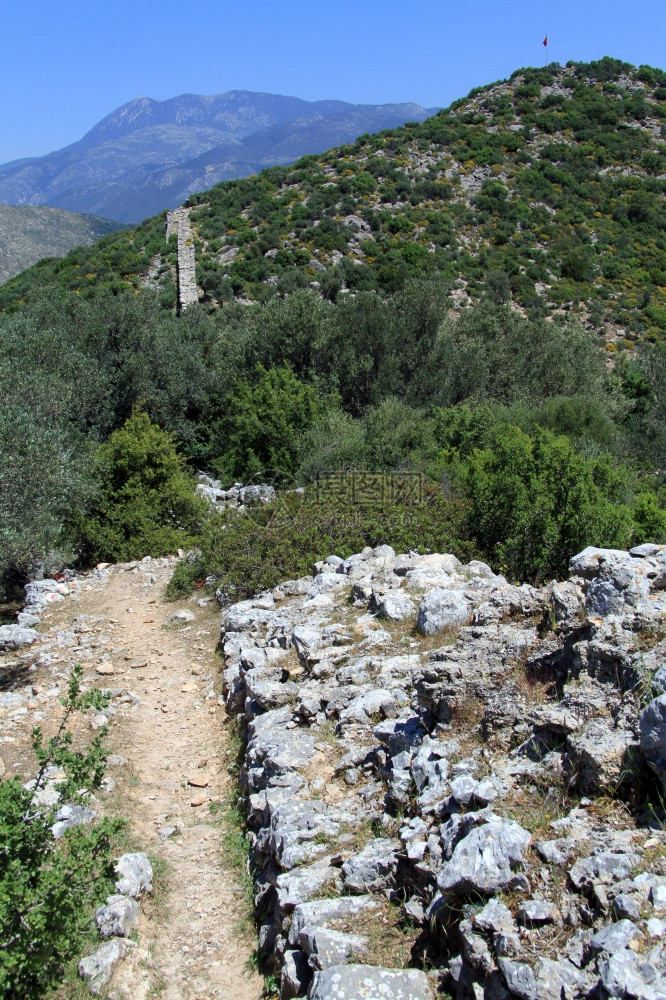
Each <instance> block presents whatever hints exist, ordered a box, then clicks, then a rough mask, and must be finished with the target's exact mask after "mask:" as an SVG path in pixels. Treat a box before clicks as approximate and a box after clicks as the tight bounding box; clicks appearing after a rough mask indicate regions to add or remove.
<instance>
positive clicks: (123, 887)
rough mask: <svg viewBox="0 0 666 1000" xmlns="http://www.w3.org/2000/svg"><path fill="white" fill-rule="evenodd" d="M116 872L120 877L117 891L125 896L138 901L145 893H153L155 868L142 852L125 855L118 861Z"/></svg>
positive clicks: (117, 882) (117, 881) (115, 867)
mask: <svg viewBox="0 0 666 1000" xmlns="http://www.w3.org/2000/svg"><path fill="white" fill-rule="evenodd" d="M114 870H115V873H116V875H118V876H119V878H118V879H117V880H116V890H117V891H118V892H119V893H121V894H122V895H123V896H133V897H134V898H135V899H137V898H138V897H139V896H141V895H143V893H148V892H152V889H153V885H152V879H153V868H152V865H151V863H150V859H149V858H148V855H147V854H144V853H143V852H141V851H137V852H135V853H132V854H123V855H122V857H120V858H118V860H117V861H116V863H115V866H114Z"/></svg>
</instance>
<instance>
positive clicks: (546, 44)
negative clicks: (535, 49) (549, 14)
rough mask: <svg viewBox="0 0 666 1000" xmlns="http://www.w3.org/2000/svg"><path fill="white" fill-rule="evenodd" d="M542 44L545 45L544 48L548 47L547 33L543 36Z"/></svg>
mask: <svg viewBox="0 0 666 1000" xmlns="http://www.w3.org/2000/svg"><path fill="white" fill-rule="evenodd" d="M543 44H544V45H545V46H546V48H548V35H546V37H545V38H544V40H543Z"/></svg>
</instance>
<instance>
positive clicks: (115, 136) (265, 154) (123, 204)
mask: <svg viewBox="0 0 666 1000" xmlns="http://www.w3.org/2000/svg"><path fill="white" fill-rule="evenodd" d="M437 110H438V109H437V108H422V107H421V106H420V105H419V104H410V103H406V104H380V105H369V104H347V103H346V102H344V101H303V100H300V99H299V98H296V97H281V96H280V95H278V94H256V93H252V92H251V91H246V90H230V91H227V92H226V93H223V94H216V95H213V96H211V97H202V96H199V95H197V94H183V95H182V96H180V97H174V98H172V99H170V100H167V101H154V100H151V99H150V98H148V97H137V98H136V99H135V100H133V101H130V102H129V104H125V105H123V106H122V107H121V108H118V110H117V111H114V112H112V113H111V114H110V115H107V117H106V118H104V119H102V121H101V122H99V123H98V124H97V125H95V126H94V128H92V129H91V130H90V131H89V132H88V133H87V134H86V135H85V136H84V137H83V138H82V139H80V140H79V141H78V142H75V143H72V144H71V145H70V146H66V147H65V148H64V149H60V150H57V151H56V152H54V153H48V154H47V155H46V156H40V157H32V158H29V159H22V160H13V161H12V162H10V163H5V164H3V165H0V202H5V203H7V204H9V205H49V206H54V207H57V208H63V209H68V210H70V211H73V212H83V213H87V214H92V215H96V216H103V217H104V218H105V219H117V220H118V221H120V222H138V221H139V220H141V219H144V218H146V217H147V216H150V215H154V214H156V213H157V212H160V211H162V209H164V208H174V207H175V206H176V205H179V204H181V203H182V202H183V201H184V200H185V199H186V198H187V197H188V195H190V194H191V193H192V192H194V191H200V190H203V189H206V188H209V187H211V186H212V185H213V184H216V183H218V182H219V181H223V180H230V179H232V178H235V177H247V176H248V175H250V174H253V173H256V172H258V171H259V170H261V169H263V168H264V167H267V166H272V165H274V164H287V163H292V162H294V161H295V160H297V159H298V158H299V157H301V156H303V155H304V154H307V153H322V152H324V151H325V150H326V149H329V148H330V147H331V146H336V145H340V144H342V143H345V142H350V141H353V140H354V139H356V138H357V136H359V135H362V134H364V133H367V132H377V131H379V130H380V129H386V128H394V127H395V126H398V125H402V124H404V122H406V121H418V122H422V121H424V119H426V118H428V117H429V116H430V115H432V114H434V113H435V112H436V111H437Z"/></svg>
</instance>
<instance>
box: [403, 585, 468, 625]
mask: <svg viewBox="0 0 666 1000" xmlns="http://www.w3.org/2000/svg"><path fill="white" fill-rule="evenodd" d="M470 614H471V606H470V604H469V602H468V601H467V600H466V598H465V597H464V596H463V594H462V593H461V592H460V591H459V590H443V589H442V588H441V587H436V588H435V589H434V590H431V591H430V593H428V594H427V595H426V597H424V599H423V600H422V601H421V604H420V605H419V616H418V619H417V622H416V624H417V628H418V630H419V632H420V633H421V635H436V634H437V632H441V631H442V630H443V629H445V628H447V627H455V626H458V625H464V624H465V622H466V621H468V620H469V618H470Z"/></svg>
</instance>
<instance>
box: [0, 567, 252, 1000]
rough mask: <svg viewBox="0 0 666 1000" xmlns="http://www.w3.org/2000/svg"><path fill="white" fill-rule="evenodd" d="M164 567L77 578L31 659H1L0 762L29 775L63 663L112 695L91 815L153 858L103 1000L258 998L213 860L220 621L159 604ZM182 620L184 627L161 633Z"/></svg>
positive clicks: (233, 895)
mask: <svg viewBox="0 0 666 1000" xmlns="http://www.w3.org/2000/svg"><path fill="white" fill-rule="evenodd" d="M173 565H174V564H173V562H170V561H169V560H157V559H153V560H143V561H142V562H140V563H137V564H126V565H125V566H124V567H122V566H120V567H110V568H109V569H107V570H104V571H102V572H101V573H95V574H92V575H91V576H89V577H81V578H79V579H78V580H77V581H74V582H72V583H71V584H69V585H68V587H69V589H70V591H71V593H70V594H69V595H66V596H65V597H64V600H63V601H60V602H58V603H54V604H52V605H50V606H49V607H48V609H47V610H46V611H45V612H44V613H43V615H42V624H41V626H40V627H39V629H38V631H39V640H38V641H37V642H36V643H35V644H34V645H33V646H32V647H29V651H28V650H24V651H22V653H23V655H21V656H20V657H17V656H16V655H14V656H13V658H12V657H10V656H7V657H4V658H2V659H0V677H2V678H4V688H3V689H4V690H5V691H7V690H12V691H14V692H16V693H17V694H20V695H21V696H22V701H21V702H20V703H17V702H16V699H15V698H14V699H13V701H14V704H13V705H11V706H8V707H5V708H4V709H0V714H2V715H3V716H4V718H2V719H0V727H1V731H2V738H1V741H0V755H1V756H2V759H3V760H4V763H5V766H6V773H7V777H9V776H10V775H11V774H16V773H19V774H22V775H24V780H25V779H27V778H29V777H31V773H30V770H31V768H30V760H29V754H28V751H27V748H28V740H29V733H30V730H31V729H32V727H33V726H34V725H35V724H40V725H42V726H43V728H44V730H45V731H46V733H47V734H48V732H49V731H50V730H51V729H52V728H53V727H54V726H55V723H56V720H57V719H58V718H59V716H60V712H61V708H60V704H59V702H58V697H57V695H58V693H59V692H60V691H64V689H65V687H66V677H67V673H68V668H69V667H70V666H71V665H72V664H73V663H76V662H79V663H83V664H84V680H85V682H86V686H93V685H96V686H100V687H107V686H108V687H109V688H112V689H113V691H114V694H115V697H114V699H113V700H112V702H111V708H110V710H107V712H106V715H107V718H108V722H109V736H108V747H109V751H110V752H111V754H112V755H113V756H112V757H111V759H110V762H109V763H110V767H109V771H108V775H109V777H110V778H111V779H112V780H111V782H110V786H115V787H109V789H108V791H107V793H106V794H105V795H101V796H100V797H99V806H98V808H102V809H107V810H109V811H117V812H119V813H120V814H122V815H124V816H126V817H127V819H128V821H129V831H128V842H129V847H130V849H133V850H144V851H146V852H148V853H150V854H151V855H152V856H153V858H154V859H156V875H157V878H156V887H157V892H156V898H155V900H154V902H148V903H146V904H142V915H141V923H140V925H139V934H138V947H137V948H136V949H134V950H133V952H132V955H131V957H129V958H127V959H126V960H125V961H124V963H122V964H121V966H120V967H119V969H118V971H117V972H116V974H115V976H114V978H113V980H112V983H111V985H110V987H109V997H110V998H114V997H115V998H117V1000H130V998H131V1000H143V998H148V997H162V998H164V1000H204V998H209V997H217V998H220V1000H258V998H259V997H260V996H261V990H262V980H261V978H260V977H259V976H258V975H257V974H256V973H254V972H252V971H249V969H250V968H251V966H250V959H251V954H252V949H253V947H254V936H253V933H252V928H248V927H247V915H248V906H247V897H246V890H244V888H243V886H242V885H241V884H240V883H239V879H238V876H237V874H235V873H234V872H233V870H232V869H230V867H229V865H228V864H225V854H224V834H225V825H224V820H223V819H221V816H222V810H221V808H220V803H222V802H224V801H225V800H226V798H227V796H228V794H229V792H230V778H229V775H228V766H229V763H230V762H231V759H232V756H233V754H234V752H235V751H234V749H233V745H232V737H231V732H230V726H229V723H228V721H227V719H226V714H225V712H224V709H223V708H222V707H220V706H219V705H218V703H217V702H218V691H217V685H218V674H219V670H218V664H217V662H216V654H215V646H216V643H217V639H218V632H219V617H220V616H219V609H218V607H217V604H216V602H215V601H212V602H210V603H209V604H208V605H207V606H205V607H201V606H199V604H198V602H197V601H196V600H194V601H189V602H181V603H180V604H178V603H177V604H175V605H174V604H171V603H169V604H168V603H166V602H165V601H164V599H163V596H162V595H163V591H164V586H165V584H166V582H167V581H168V579H169V577H170V575H171V572H172V569H173ZM180 609H183V610H185V611H186V612H189V613H190V614H191V615H192V616H193V619H192V620H190V621H186V622H181V623H175V624H169V625H167V624H165V623H166V622H167V621H168V620H169V618H170V617H171V616H172V615H173V614H174V612H177V611H179V610H180ZM185 617H188V616H187V615H186V616H185ZM1 668H4V669H1ZM10 679H11V680H10ZM5 701H7V699H5ZM102 722H103V720H101V719H99V718H95V716H94V713H91V715H90V717H89V718H88V719H87V720H86V723H85V724H86V727H90V732H91V733H92V730H93V728H94V727H95V726H96V725H98V724H101V723H102ZM33 769H34V768H33ZM160 886H161V888H160ZM243 923H245V925H246V926H245V928H243Z"/></svg>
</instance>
